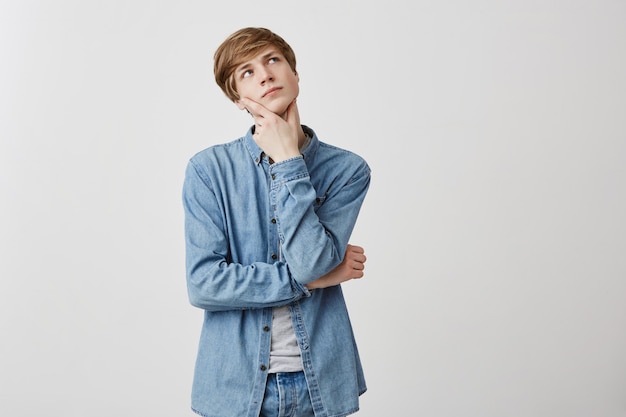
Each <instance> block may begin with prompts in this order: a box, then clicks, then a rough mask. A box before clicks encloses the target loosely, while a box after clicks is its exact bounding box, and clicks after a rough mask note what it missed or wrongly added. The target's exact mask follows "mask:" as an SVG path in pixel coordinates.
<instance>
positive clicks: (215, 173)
mask: <svg viewBox="0 0 626 417" xmlns="http://www.w3.org/2000/svg"><path fill="white" fill-rule="evenodd" d="M245 152H246V147H245V145H244V138H243V137H241V138H239V139H235V140H233V141H231V142H226V143H220V144H217V145H212V146H209V147H208V148H205V149H203V150H201V151H199V152H197V153H196V154H194V155H193V156H192V157H191V158H189V160H188V163H187V170H186V171H187V173H186V176H187V177H199V178H200V179H202V181H203V182H205V183H206V184H210V183H212V182H213V181H214V180H215V179H216V178H219V177H221V176H223V175H224V172H228V171H233V170H236V169H237V166H238V165H241V164H242V161H245V160H246V158H245V157H244V156H245V155H244V153H245ZM248 159H250V158H248Z"/></svg>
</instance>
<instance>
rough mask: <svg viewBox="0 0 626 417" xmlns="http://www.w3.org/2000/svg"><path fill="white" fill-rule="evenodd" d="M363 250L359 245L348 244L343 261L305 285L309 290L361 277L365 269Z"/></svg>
mask: <svg viewBox="0 0 626 417" xmlns="http://www.w3.org/2000/svg"><path fill="white" fill-rule="evenodd" d="M366 260H367V258H366V257H365V250H364V249H363V248H362V247H360V246H354V245H348V247H347V248H346V254H345V256H344V257H343V261H341V263H340V264H339V265H338V266H337V267H335V269H333V270H332V271H330V272H329V273H328V274H326V275H324V276H323V277H321V278H318V279H316V280H315V281H312V282H309V283H308V284H306V285H305V286H306V287H307V288H308V289H309V290H313V289H315V288H326V287H332V286H335V285H339V284H341V283H342V282H345V281H349V280H351V279H355V278H356V279H358V278H362V277H363V275H364V272H363V271H364V270H365V261H366Z"/></svg>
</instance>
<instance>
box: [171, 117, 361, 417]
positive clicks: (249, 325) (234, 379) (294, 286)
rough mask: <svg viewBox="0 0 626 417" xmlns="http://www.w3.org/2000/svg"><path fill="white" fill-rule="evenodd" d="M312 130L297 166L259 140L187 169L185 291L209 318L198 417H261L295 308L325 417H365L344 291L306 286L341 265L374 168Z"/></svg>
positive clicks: (195, 400)
mask: <svg viewBox="0 0 626 417" xmlns="http://www.w3.org/2000/svg"><path fill="white" fill-rule="evenodd" d="M303 128H304V129H305V131H306V132H307V134H308V135H309V136H311V137H312V139H311V141H310V143H309V145H308V146H307V148H306V149H304V151H303V154H302V155H301V156H299V157H296V158H292V159H289V160H286V161H281V162H278V163H275V164H270V163H269V161H268V158H267V157H266V156H265V154H264V153H263V151H262V150H261V148H259V146H258V145H257V144H256V143H255V141H254V139H253V138H252V130H251V129H250V130H249V131H248V132H247V134H246V135H245V136H244V137H242V138H239V139H237V140H235V141H233V142H229V143H226V144H222V145H216V146H213V147H210V148H208V149H205V150H204V151H201V152H199V153H198V154H196V155H194V156H193V157H192V158H191V159H190V161H189V164H188V166H187V171H186V174H185V181H184V185H183V206H184V210H185V242H186V267H187V289H188V294H189V300H190V302H191V304H192V305H194V306H196V307H199V308H201V309H203V310H204V322H203V326H202V332H201V335H200V343H199V348H198V356H197V360H196V368H195V374H194V382H193V388H192V409H193V410H194V411H196V412H197V413H198V414H200V415H203V416H207V417H229V416H233V417H242V416H248V417H257V416H258V415H259V412H260V409H261V404H262V402H263V396H264V392H265V383H266V380H267V376H268V375H267V369H268V364H269V355H270V336H271V325H272V309H271V308H272V307H274V306H281V305H289V307H290V311H291V316H292V322H293V327H294V330H295V333H296V337H297V340H298V345H299V347H300V352H301V355H302V364H303V369H304V373H305V375H306V380H307V382H308V387H309V392H310V394H311V402H312V405H313V408H314V410H315V414H316V416H317V417H339V416H345V415H348V414H351V413H353V412H355V411H357V410H358V404H359V402H358V397H359V395H360V394H362V393H363V392H365V390H366V385H365V380H364V378H363V371H362V368H361V362H360V360H359V355H358V351H357V346H356V343H355V340H354V336H353V332H352V327H351V324H350V319H349V317H348V311H347V308H346V305H345V301H344V297H343V294H342V291H341V286H335V287H330V288H326V289H317V290H313V291H308V290H307V288H306V287H305V284H306V283H308V282H311V281H313V280H315V279H317V278H319V277H321V276H323V275H324V274H326V273H327V272H329V271H330V270H331V269H333V268H334V267H335V266H336V265H338V264H339V263H340V262H341V260H342V257H343V255H344V252H345V248H346V246H347V244H348V240H349V238H350V234H351V233H352V230H353V228H354V225H355V222H356V220H357V216H358V213H359V210H360V208H361V205H362V203H363V200H364V198H365V195H366V193H367V190H368V187H369V184H370V168H369V166H368V165H367V163H366V162H365V161H364V160H363V159H362V158H361V157H359V156H357V155H356V154H354V153H352V152H349V151H346V150H342V149H340V148H337V147H334V146H331V145H328V144H325V143H323V142H321V141H319V139H318V138H317V136H316V135H315V132H313V131H312V130H311V129H309V128H308V127H306V126H303Z"/></svg>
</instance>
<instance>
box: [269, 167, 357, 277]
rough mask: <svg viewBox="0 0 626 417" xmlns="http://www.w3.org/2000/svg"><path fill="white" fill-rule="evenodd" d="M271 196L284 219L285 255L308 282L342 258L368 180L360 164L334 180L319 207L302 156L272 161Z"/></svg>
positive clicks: (280, 218)
mask: <svg viewBox="0 0 626 417" xmlns="http://www.w3.org/2000/svg"><path fill="white" fill-rule="evenodd" d="M272 174H273V182H272V188H271V200H272V204H273V206H274V207H275V211H276V213H275V214H276V218H277V219H278V222H279V238H280V240H281V245H282V251H283V258H284V260H285V262H286V263H287V264H288V265H289V270H290V272H291V274H292V277H293V279H295V280H296V281H297V282H299V283H301V284H307V283H309V282H312V281H314V280H316V279H318V278H319V277H321V276H323V275H325V274H327V273H328V272H330V271H331V270H332V269H333V268H335V267H336V266H337V265H339V263H340V262H341V261H342V259H343V256H344V253H345V250H346V247H347V245H348V241H349V239H350V235H351V233H352V230H353V228H354V225H355V223H356V220H357V217H358V213H359V210H360V207H361V205H362V202H363V199H364V197H365V194H366V192H367V189H368V186H369V170H366V169H361V170H360V171H357V173H355V177H354V178H351V179H350V180H349V181H347V182H346V184H343V185H341V186H335V187H334V188H333V190H332V191H329V192H330V194H329V195H326V196H325V197H326V201H325V202H324V203H323V204H320V205H319V207H318V208H317V209H316V208H315V204H316V199H318V197H317V194H316V190H315V189H314V187H313V185H312V184H311V180H310V176H309V173H308V170H307V166H306V164H305V163H304V160H303V159H302V158H294V159H292V160H289V161H286V162H284V163H281V164H275V165H274V166H273V167H272Z"/></svg>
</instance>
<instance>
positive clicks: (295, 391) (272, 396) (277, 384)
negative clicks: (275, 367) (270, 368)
mask: <svg viewBox="0 0 626 417" xmlns="http://www.w3.org/2000/svg"><path fill="white" fill-rule="evenodd" d="M259 417H315V414H314V413H313V405H312V404H311V398H310V397H309V391H308V389H307V385H306V379H305V377H304V372H281V373H277V374H270V375H269V377H268V378H267V385H266V386H265V397H264V399H263V405H262V407H261V414H260V416H259Z"/></svg>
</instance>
